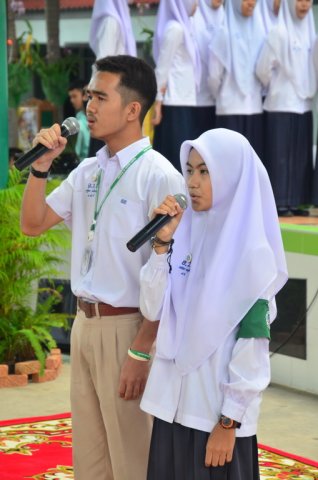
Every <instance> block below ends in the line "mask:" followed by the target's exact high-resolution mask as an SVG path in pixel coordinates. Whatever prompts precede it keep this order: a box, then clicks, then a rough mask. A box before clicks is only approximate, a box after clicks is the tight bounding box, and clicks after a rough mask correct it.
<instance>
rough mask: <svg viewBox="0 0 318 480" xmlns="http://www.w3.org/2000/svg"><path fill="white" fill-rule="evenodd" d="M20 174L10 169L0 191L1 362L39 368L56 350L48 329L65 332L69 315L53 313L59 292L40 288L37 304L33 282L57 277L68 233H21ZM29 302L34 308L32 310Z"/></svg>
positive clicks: (60, 230) (57, 230)
mask: <svg viewBox="0 0 318 480" xmlns="http://www.w3.org/2000/svg"><path fill="white" fill-rule="evenodd" d="M24 176H25V174H24V173H21V172H19V171H17V170H16V169H12V170H10V172H9V182H8V187H7V188H6V189H3V190H0V209H1V216H0V229H1V242H0V363H3V362H8V361H10V360H19V361H22V360H32V359H34V358H36V359H38V360H39V361H40V362H41V365H42V368H44V361H45V357H46V352H49V351H50V349H51V348H53V347H54V346H55V341H54V339H53V337H52V336H51V334H50V330H51V328H52V327H53V326H57V327H62V326H63V327H64V328H67V327H68V318H69V314H57V313H52V311H53V310H54V306H55V305H56V303H58V302H59V301H60V299H61V292H60V291H58V290H56V289H55V288H53V287H52V288H46V289H40V293H41V294H42V293H43V291H45V293H46V295H45V296H46V298H44V299H43V301H42V302H41V303H37V296H38V294H39V288H38V282H39V280H40V279H41V278H54V277H55V278H56V277H58V276H59V271H58V268H59V264H60V263H61V258H63V254H64V251H65V249H67V248H68V247H69V245H70V235H69V232H68V231H67V229H66V227H64V225H59V226H57V227H55V228H54V229H51V230H49V231H48V232H47V233H45V234H43V235H41V236H39V237H26V236H24V235H23V234H22V233H21V230H20V209H21V201H22V195H23V190H24V184H23V183H21V182H23V181H24ZM50 183H52V184H53V185H49V188H50V189H51V188H53V186H56V181H54V182H49V184H50ZM34 303H37V306H36V308H32V305H34Z"/></svg>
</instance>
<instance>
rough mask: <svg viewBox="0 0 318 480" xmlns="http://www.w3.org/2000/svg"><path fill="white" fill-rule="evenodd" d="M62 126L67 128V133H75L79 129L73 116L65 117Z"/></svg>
mask: <svg viewBox="0 0 318 480" xmlns="http://www.w3.org/2000/svg"><path fill="white" fill-rule="evenodd" d="M62 126H64V127H65V128H66V129H67V130H68V134H69V135H75V134H76V133H78V132H79V131H80V124H79V123H78V120H77V119H76V118H75V117H68V118H66V119H65V120H64V122H63V123H62Z"/></svg>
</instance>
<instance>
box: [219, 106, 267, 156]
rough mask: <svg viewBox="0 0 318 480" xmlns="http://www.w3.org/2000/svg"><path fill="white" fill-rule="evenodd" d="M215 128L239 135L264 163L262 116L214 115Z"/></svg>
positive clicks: (261, 114)
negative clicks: (226, 129) (225, 129)
mask: <svg viewBox="0 0 318 480" xmlns="http://www.w3.org/2000/svg"><path fill="white" fill-rule="evenodd" d="M215 123H216V127H217V128H228V129H229V130H234V131H235V132H238V133H241V134H242V135H244V137H245V138H247V140H248V141H249V142H250V144H251V145H252V147H253V148H254V150H255V152H256V153H257V155H258V156H259V158H260V159H261V160H262V162H264V115H263V113H259V114H255V115H216V117H215Z"/></svg>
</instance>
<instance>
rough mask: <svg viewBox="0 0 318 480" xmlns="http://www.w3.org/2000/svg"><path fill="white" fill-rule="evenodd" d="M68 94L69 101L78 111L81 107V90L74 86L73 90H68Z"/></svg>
mask: <svg viewBox="0 0 318 480" xmlns="http://www.w3.org/2000/svg"><path fill="white" fill-rule="evenodd" d="M68 96H69V98H70V102H71V104H72V105H73V107H74V109H75V110H76V111H77V112H78V111H79V110H82V108H83V92H82V90H80V89H78V88H74V89H73V90H69V92H68Z"/></svg>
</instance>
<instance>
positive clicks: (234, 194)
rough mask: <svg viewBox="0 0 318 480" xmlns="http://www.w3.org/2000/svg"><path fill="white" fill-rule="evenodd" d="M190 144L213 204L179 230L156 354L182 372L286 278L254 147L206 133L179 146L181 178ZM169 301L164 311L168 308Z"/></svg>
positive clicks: (235, 137)
mask: <svg viewBox="0 0 318 480" xmlns="http://www.w3.org/2000/svg"><path fill="white" fill-rule="evenodd" d="M192 147H193V148H195V149H196V150H197V152H198V153H199V154H200V155H201V157H202V158H203V160H204V162H205V163H206V165H207V167H208V169H209V172H210V178H211V182H212V191H213V206H212V208H211V209H210V210H208V211H206V212H195V211H193V210H192V209H191V206H189V207H188V209H187V210H186V212H185V214H184V216H183V218H182V221H181V223H180V225H179V227H178V229H177V231H176V233H175V244H174V251H173V254H172V259H171V260H172V272H171V275H172V277H171V299H172V303H173V307H174V312H175V316H174V315H172V317H171V316H170V318H169V320H166V321H165V320H164V319H165V318H167V315H163V317H162V320H161V321H160V327H159V331H158V336H157V344H156V349H157V355H158V356H159V357H161V358H167V359H174V360H175V362H176V366H177V367H178V369H179V370H180V371H181V372H182V373H183V374H185V373H188V372H190V371H192V370H194V369H196V368H198V367H199V366H200V365H202V364H203V362H204V361H205V360H207V359H208V358H209V357H210V356H211V355H212V354H213V353H214V352H215V350H216V349H217V348H218V347H219V345H220V344H222V342H223V341H224V340H225V338H226V337H227V335H228V334H229V333H230V332H231V331H233V329H234V328H235V327H236V326H237V325H238V324H239V322H240V321H241V320H242V319H243V317H244V316H245V315H246V313H247V312H248V311H249V310H250V308H251V307H252V306H253V305H254V304H255V303H256V301H257V300H259V299H260V298H270V299H272V298H274V296H275V295H276V293H277V292H278V291H279V290H280V289H281V288H282V286H283V285H284V284H285V282H286V281H287V267H286V261H285V254H284V248H283V244H282V239H281V233H280V228H279V221H278V217H277V211H276V205H275V200H274V196H273V192H272V188H271V184H270V181H269V178H268V175H267V172H266V170H265V168H264V166H263V164H262V162H261V161H260V159H259V158H258V156H257V155H256V153H255V151H254V150H253V148H252V147H251V145H250V144H249V143H248V141H247V140H246V138H245V137H243V136H242V135H241V134H239V133H237V132H234V131H231V130H227V129H214V130H209V131H207V132H205V133H203V134H202V135H201V136H200V137H199V138H198V139H196V140H193V141H186V142H184V143H183V144H182V146H181V166H182V171H183V174H184V175H186V170H187V166H186V162H187V161H188V157H189V153H190V149H191V148H192ZM191 257H192V262H191ZM189 262H191V269H190V273H188V276H187V277H185V276H184V272H185V270H184V267H185V268H187V265H188V264H189ZM165 298H166V302H167V303H166V304H164V306H163V311H164V310H165V308H167V307H168V304H169V305H170V297H169V295H167V296H166V297H165ZM275 316H276V311H275V313H274V314H273V313H272V316H271V319H270V320H271V321H273V320H274V318H275ZM162 322H163V323H162Z"/></svg>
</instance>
